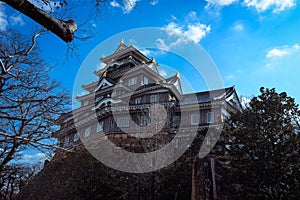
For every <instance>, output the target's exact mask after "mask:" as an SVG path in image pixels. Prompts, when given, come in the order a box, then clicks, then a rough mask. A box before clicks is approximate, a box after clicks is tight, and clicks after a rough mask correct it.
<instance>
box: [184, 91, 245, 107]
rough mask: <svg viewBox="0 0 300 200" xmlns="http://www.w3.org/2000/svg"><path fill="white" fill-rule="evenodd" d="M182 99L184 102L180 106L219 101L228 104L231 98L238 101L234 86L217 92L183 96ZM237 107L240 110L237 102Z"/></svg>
mask: <svg viewBox="0 0 300 200" xmlns="http://www.w3.org/2000/svg"><path fill="white" fill-rule="evenodd" d="M183 98H184V100H183V101H182V102H181V104H182V105H188V104H197V103H198V104H201V103H211V102H213V101H220V100H226V101H227V102H228V101H230V99H232V98H235V99H238V98H237V94H236V91H235V88H234V86H232V87H228V88H224V89H218V90H211V91H204V92H198V93H192V94H184V95H183ZM237 107H239V108H240V109H241V104H240V102H239V101H238V105H237Z"/></svg>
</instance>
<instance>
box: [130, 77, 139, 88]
mask: <svg viewBox="0 0 300 200" xmlns="http://www.w3.org/2000/svg"><path fill="white" fill-rule="evenodd" d="M136 82H137V77H136V76H135V77H132V78H130V79H128V86H130V85H135V84H136Z"/></svg>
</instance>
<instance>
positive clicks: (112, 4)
mask: <svg viewBox="0 0 300 200" xmlns="http://www.w3.org/2000/svg"><path fill="white" fill-rule="evenodd" d="M110 5H111V6H112V7H117V8H119V7H121V5H120V4H119V3H118V2H116V1H111V2H110Z"/></svg>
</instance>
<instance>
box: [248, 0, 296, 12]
mask: <svg viewBox="0 0 300 200" xmlns="http://www.w3.org/2000/svg"><path fill="white" fill-rule="evenodd" d="M244 4H245V5H246V6H247V7H254V8H255V9H256V10H257V11H258V12H262V11H266V10H269V9H273V12H274V13H279V12H281V11H283V10H285V9H287V8H292V7H294V6H295V5H296V2H295V0H244Z"/></svg>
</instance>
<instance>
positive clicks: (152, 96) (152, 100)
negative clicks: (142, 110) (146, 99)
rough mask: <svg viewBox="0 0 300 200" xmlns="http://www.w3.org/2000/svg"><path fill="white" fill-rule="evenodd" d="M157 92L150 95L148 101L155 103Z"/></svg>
mask: <svg viewBox="0 0 300 200" xmlns="http://www.w3.org/2000/svg"><path fill="white" fill-rule="evenodd" d="M157 99H158V98H157V94H153V95H151V96H150V103H156V102H157Z"/></svg>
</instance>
